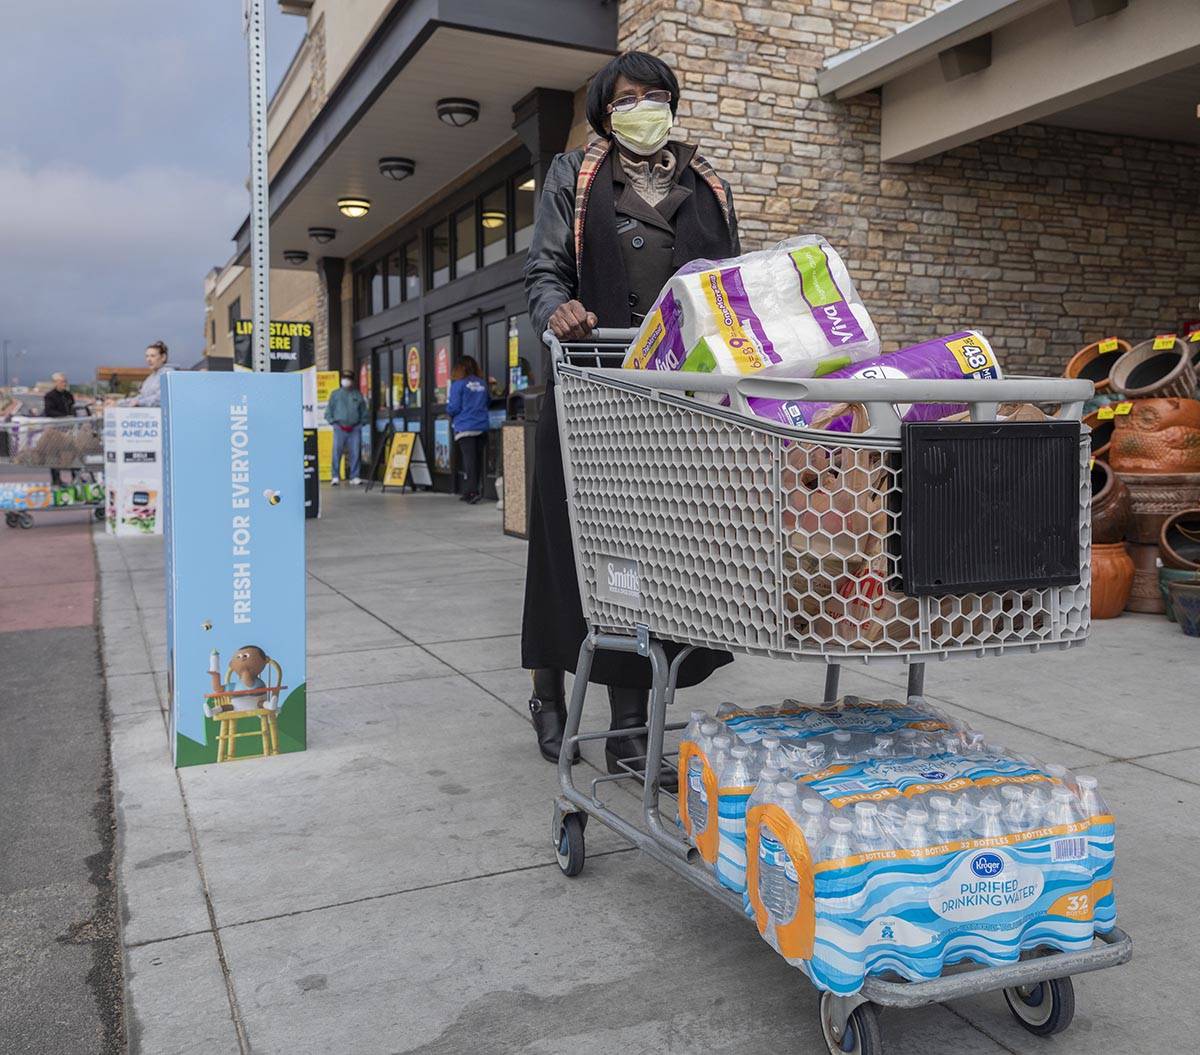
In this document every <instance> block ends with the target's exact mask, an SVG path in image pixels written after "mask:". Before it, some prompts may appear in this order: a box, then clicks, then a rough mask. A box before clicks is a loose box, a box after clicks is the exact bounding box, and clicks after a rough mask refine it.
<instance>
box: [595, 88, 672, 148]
mask: <svg viewBox="0 0 1200 1055" xmlns="http://www.w3.org/2000/svg"><path fill="white" fill-rule="evenodd" d="M609 120H610V121H611V122H612V132H613V137H614V138H615V139H616V141H617V142H618V143H620V144H621V146H623V147H624V148H625V149H626V150H631V151H633V153H635V154H640V155H641V156H642V157H649V156H650V155H651V154H657V153H658V152H659V150H661V149H662V147H663V145H664V144H665V143H666V141H667V137H668V136H670V134H671V123H672V120H673V116H672V114H671V104H670V103H656V102H648V101H645V100H643V101H642V102H640V103H638V104H637V106H635V107H634V108H633V109H632V110H616V111H614V112H613V113H612V115H611V117H610V118H609Z"/></svg>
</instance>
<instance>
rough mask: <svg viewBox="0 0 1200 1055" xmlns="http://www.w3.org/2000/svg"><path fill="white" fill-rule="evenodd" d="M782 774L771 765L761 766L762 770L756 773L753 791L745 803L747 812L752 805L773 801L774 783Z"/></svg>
mask: <svg viewBox="0 0 1200 1055" xmlns="http://www.w3.org/2000/svg"><path fill="white" fill-rule="evenodd" d="M782 775H783V774H782V773H780V772H779V770H778V769H775V768H774V767H773V766H763V768H762V772H760V773H759V774H758V783H757V784H755V785H754V791H753V793H752V794H751V795H750V799H749V801H748V802H747V803H746V811H747V812H749V811H750V808H751V807H752V806H765V805H767V804H768V803H770V802H774V801H775V798H776V794H775V792H776V785H777V784H778V783H779V779H780V777H781V776H782Z"/></svg>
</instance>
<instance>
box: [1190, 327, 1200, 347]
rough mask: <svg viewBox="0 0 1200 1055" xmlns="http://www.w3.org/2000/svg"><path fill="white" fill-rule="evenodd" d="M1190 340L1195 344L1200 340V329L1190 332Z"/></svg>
mask: <svg viewBox="0 0 1200 1055" xmlns="http://www.w3.org/2000/svg"><path fill="white" fill-rule="evenodd" d="M1188 340H1189V341H1191V342H1192V343H1193V344H1195V343H1196V342H1197V341H1200V330H1192V332H1191V333H1189V334H1188Z"/></svg>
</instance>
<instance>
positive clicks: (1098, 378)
mask: <svg viewBox="0 0 1200 1055" xmlns="http://www.w3.org/2000/svg"><path fill="white" fill-rule="evenodd" d="M1101 343H1102V342H1100V341H1093V342H1092V343H1091V344H1089V345H1087V346H1086V347H1084V348H1080V349H1079V351H1077V352H1076V353H1075V354H1074V355H1073V356H1071V359H1070V362H1068V363H1067V368H1066V369H1065V370H1064V371H1063V377H1079V378H1082V379H1083V380H1084V381H1091V382H1092V384H1093V385H1094V386H1095V388H1096V391H1097V392H1107V391H1108V390H1109V388H1111V387H1112V382H1111V381H1110V380H1109V376H1108V375H1109V374H1110V373H1111V372H1112V368H1113V366H1114V365H1115V364H1116V362H1117V360H1118V359H1120V358H1121V356H1123V355H1124V354H1125V353H1126V352H1128V351H1129V350H1130V344H1129V342H1128V341H1121V340H1118V341H1117V346H1116V348H1114V349H1113V350H1112V351H1111V352H1102V351H1100V345H1101Z"/></svg>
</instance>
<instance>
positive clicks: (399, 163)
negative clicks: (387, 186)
mask: <svg viewBox="0 0 1200 1055" xmlns="http://www.w3.org/2000/svg"><path fill="white" fill-rule="evenodd" d="M416 169H417V163H416V162H415V161H413V159H412V158H396V157H389V158H380V159H379V172H380V174H381V175H384V176H387V178H388V179H394V180H395V181H396V182H397V183H399V182H400V180H402V179H408V177H409V176H411V175H412V174H413V173H414V172H415V171H416Z"/></svg>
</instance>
